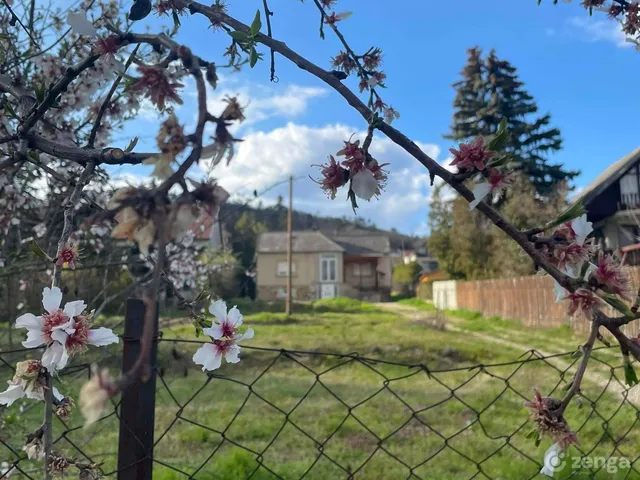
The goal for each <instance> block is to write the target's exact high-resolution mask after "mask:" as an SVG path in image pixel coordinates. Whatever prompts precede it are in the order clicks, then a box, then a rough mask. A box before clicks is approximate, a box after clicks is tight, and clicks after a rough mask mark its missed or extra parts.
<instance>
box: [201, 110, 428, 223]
mask: <svg viewBox="0 0 640 480" xmlns="http://www.w3.org/2000/svg"><path fill="white" fill-rule="evenodd" d="M352 135H353V137H354V138H360V139H364V136H365V132H363V131H358V130H357V129H354V128H352V127H348V126H346V125H341V124H335V125H326V126H323V127H309V126H305V125H298V124H295V123H292V122H290V123H288V124H287V125H286V126H284V127H281V128H276V129H273V130H270V131H266V132H265V131H258V132H252V133H249V134H247V135H245V136H244V137H243V138H244V141H243V142H242V143H240V144H239V146H238V149H237V152H236V155H235V157H234V158H233V160H232V161H231V164H230V165H229V166H226V165H222V164H221V165H218V166H217V167H216V168H215V169H214V171H213V176H214V177H216V178H217V179H218V181H219V182H220V184H221V185H223V186H224V187H225V188H226V189H227V190H228V191H229V192H231V193H232V194H234V195H235V196H236V198H237V197H239V196H246V195H248V194H250V193H251V192H252V191H254V190H256V191H257V192H261V191H263V190H266V189H268V188H269V187H271V186H272V185H274V184H275V183H278V182H281V181H283V180H286V179H287V177H288V176H294V177H296V178H298V179H297V180H296V183H295V187H294V204H295V205H294V208H296V209H300V210H303V211H307V212H310V213H321V214H323V215H332V216H333V215H337V216H342V215H347V216H349V217H353V216H354V214H353V211H352V210H351V206H350V203H349V202H347V201H346V194H347V190H346V189H343V190H341V191H339V192H338V196H337V197H336V199H335V200H333V201H331V200H329V199H327V198H326V197H325V196H324V194H323V192H322V190H321V189H320V187H319V186H318V185H317V184H315V183H313V181H312V180H311V179H310V178H309V176H311V177H313V178H317V177H318V176H319V168H317V167H312V165H320V164H323V163H326V161H327V157H328V155H329V154H335V152H337V151H338V150H339V149H340V148H342V145H343V142H344V140H346V139H349V138H350V137H351V136H352ZM418 145H419V146H420V148H421V149H422V150H423V151H424V152H425V153H427V154H428V155H430V156H431V157H432V158H434V159H437V157H438V155H439V153H440V149H439V147H438V146H437V145H433V144H424V143H422V144H421V143H418ZM370 153H371V154H372V155H373V156H374V157H375V158H377V159H378V161H379V162H380V163H389V164H390V165H388V166H387V167H386V168H387V170H388V171H389V181H388V183H387V187H386V189H385V191H384V192H383V194H382V195H381V196H380V198H379V199H377V200H376V199H372V200H371V201H370V202H366V201H360V202H359V204H360V208H359V209H358V215H359V216H362V217H364V218H367V219H370V220H371V221H373V222H374V223H375V224H376V225H378V226H380V227H385V228H391V227H401V226H402V224H403V223H406V222H407V221H410V220H412V218H414V217H415V216H420V215H424V216H426V212H427V209H428V206H429V201H430V195H431V187H430V186H429V172H428V171H427V170H426V169H425V168H424V167H423V166H422V165H421V164H420V163H418V162H417V161H416V160H415V159H413V158H412V157H410V156H409V154H407V153H406V152H404V151H403V150H402V149H401V148H400V147H398V146H397V145H395V144H394V143H393V142H391V141H390V140H388V139H386V138H376V139H374V141H373V143H372V146H371V148H370ZM204 167H205V168H206V165H204ZM286 188H287V187H286V185H283V186H282V187H280V188H275V189H273V190H271V191H269V192H268V193H267V194H265V195H264V196H263V197H261V200H263V201H264V202H265V203H267V204H269V203H272V202H274V201H275V199H276V198H277V196H278V195H283V196H284V195H286ZM412 223H413V222H412Z"/></svg>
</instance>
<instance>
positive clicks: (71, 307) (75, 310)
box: [64, 300, 87, 318]
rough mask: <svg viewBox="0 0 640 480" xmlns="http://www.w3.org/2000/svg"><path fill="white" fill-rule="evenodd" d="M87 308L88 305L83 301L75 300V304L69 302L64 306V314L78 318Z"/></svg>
mask: <svg viewBox="0 0 640 480" xmlns="http://www.w3.org/2000/svg"><path fill="white" fill-rule="evenodd" d="M85 308H87V305H86V304H85V303H84V302H83V301H82V300H74V301H73V302H67V304H66V305H65V306H64V314H65V315H66V316H67V317H69V318H73V317H77V316H78V315H81V314H82V312H84V309H85Z"/></svg>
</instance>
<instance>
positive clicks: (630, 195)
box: [620, 167, 640, 207]
mask: <svg viewBox="0 0 640 480" xmlns="http://www.w3.org/2000/svg"><path fill="white" fill-rule="evenodd" d="M637 168H638V167H634V168H633V169H631V170H629V172H628V173H627V174H625V175H624V176H623V177H622V178H621V179H620V200H621V201H622V203H623V205H625V206H626V207H636V206H638V204H640V198H639V197H640V196H639V195H638V193H639V192H638V187H639V183H640V179H639V178H638V171H637Z"/></svg>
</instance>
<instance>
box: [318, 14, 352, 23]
mask: <svg viewBox="0 0 640 480" xmlns="http://www.w3.org/2000/svg"><path fill="white" fill-rule="evenodd" d="M350 16H351V12H340V13H336V12H331V13H330V14H329V15H325V17H324V23H326V24H327V25H331V26H333V25H335V24H336V23H338V22H340V21H342V20H346V19H347V18H349V17H350Z"/></svg>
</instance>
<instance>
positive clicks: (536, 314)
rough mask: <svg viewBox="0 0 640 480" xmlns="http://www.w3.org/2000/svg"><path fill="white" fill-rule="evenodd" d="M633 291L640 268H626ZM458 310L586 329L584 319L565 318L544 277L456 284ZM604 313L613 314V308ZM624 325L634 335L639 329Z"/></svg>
mask: <svg viewBox="0 0 640 480" xmlns="http://www.w3.org/2000/svg"><path fill="white" fill-rule="evenodd" d="M629 272H630V274H631V278H632V282H633V286H634V289H635V290H637V289H638V286H639V285H640V267H629ZM456 296H457V304H458V308H463V309H467V310H472V311H476V312H481V313H482V314H483V316H485V317H491V316H494V315H496V316H499V317H502V318H510V319H516V320H520V321H521V322H522V323H524V324H525V325H528V326H532V327H543V328H544V327H556V326H559V325H562V324H565V323H570V324H571V326H572V328H573V329H574V330H577V331H582V330H584V331H586V330H588V325H587V323H586V322H585V321H584V320H583V319H575V320H572V319H570V318H569V317H568V316H567V304H566V302H561V303H556V298H555V293H554V288H553V279H552V278H551V277H549V276H548V275H545V276H537V275H533V276H528V277H519V278H505V279H499V280H478V281H472V282H456ZM607 313H610V314H614V312H613V309H610V311H608V312H607ZM635 323H638V322H634V325H630V326H627V329H626V333H627V334H631V335H635V334H636V333H637V332H638V330H639V329H638V326H637V325H635Z"/></svg>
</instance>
